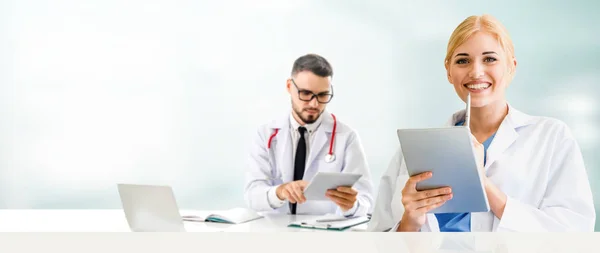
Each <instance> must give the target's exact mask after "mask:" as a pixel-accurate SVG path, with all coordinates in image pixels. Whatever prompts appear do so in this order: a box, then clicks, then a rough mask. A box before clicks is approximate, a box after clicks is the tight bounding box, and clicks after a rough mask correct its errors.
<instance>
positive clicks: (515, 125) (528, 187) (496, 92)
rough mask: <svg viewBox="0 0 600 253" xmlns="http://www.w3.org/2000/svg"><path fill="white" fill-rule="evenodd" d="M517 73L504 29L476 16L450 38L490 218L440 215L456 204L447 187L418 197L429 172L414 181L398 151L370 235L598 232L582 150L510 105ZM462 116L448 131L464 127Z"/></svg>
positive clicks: (559, 129)
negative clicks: (440, 210) (467, 104)
mask: <svg viewBox="0 0 600 253" xmlns="http://www.w3.org/2000/svg"><path fill="white" fill-rule="evenodd" d="M516 66H517V61H516V59H515V55H514V49H513V44H512V41H511V39H510V37H509V35H508V32H507V31H506V28H504V26H503V25H502V24H500V22H498V21H497V20H496V19H494V18H493V17H492V16H489V15H483V16H471V17H469V18H467V19H466V20H464V21H463V22H462V23H461V24H460V25H459V26H458V27H457V28H456V30H455V31H454V33H453V34H452V35H451V37H450V40H449V43H448V51H447V55H446V60H445V67H446V70H447V78H448V81H449V82H450V83H451V84H452V85H453V86H454V89H455V91H456V94H457V95H458V97H459V98H460V99H461V100H463V101H467V97H468V96H469V94H470V97H471V100H470V102H471V114H470V120H467V122H470V123H469V129H470V130H471V134H472V135H473V138H472V139H473V142H474V143H475V145H474V147H475V150H474V151H475V154H474V155H475V156H476V157H477V158H478V160H479V161H483V163H481V165H480V167H481V168H480V169H481V170H482V172H483V173H482V174H484V175H485V176H484V177H483V184H484V186H485V192H486V195H487V198H488V201H489V205H490V209H491V210H490V211H489V212H487V213H436V214H431V213H429V211H431V210H433V209H435V208H438V207H440V206H442V205H444V204H445V203H446V201H448V200H449V199H451V198H452V197H453V192H452V189H449V187H443V188H438V189H429V190H423V191H418V190H416V183H417V182H419V181H423V180H427V179H428V178H430V177H431V176H432V175H431V173H427V172H425V173H422V174H419V175H413V176H411V177H409V175H408V172H407V168H406V164H405V163H404V160H403V156H402V151H401V150H398V152H397V153H396V155H395V157H394V158H393V159H392V162H391V164H390V167H389V169H388V171H387V172H386V173H385V174H384V176H383V177H382V179H381V182H380V185H379V189H380V190H379V194H378V199H377V201H376V206H375V211H374V213H373V219H372V221H371V222H370V230H372V231H380V230H386V229H390V228H392V231H441V232H469V231H474V232H484V231H593V229H594V222H595V219H596V215H595V211H594V205H593V200H592V193H591V189H590V185H589V181H588V176H587V174H586V169H585V166H584V162H583V157H582V155H581V152H580V150H579V146H578V144H577V142H576V140H575V138H574V137H573V135H572V133H571V130H570V129H569V127H567V126H566V124H564V123H563V122H561V121H559V120H557V119H552V118H547V117H537V116H530V115H527V114H525V113H523V112H520V111H518V110H516V109H515V108H513V107H511V106H510V105H509V104H508V102H507V101H506V98H505V91H506V88H507V87H508V86H509V84H510V82H511V80H512V78H513V76H514V73H515V69H516ZM465 114H466V112H465V110H462V111H459V112H457V113H455V114H453V115H452V116H451V117H450V121H449V124H448V126H457V125H463V124H465V121H466V120H465ZM488 148H489V149H488Z"/></svg>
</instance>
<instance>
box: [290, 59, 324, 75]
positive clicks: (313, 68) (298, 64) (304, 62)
mask: <svg viewBox="0 0 600 253" xmlns="http://www.w3.org/2000/svg"><path fill="white" fill-rule="evenodd" d="M302 71H310V72H312V73H313V74H315V75H317V76H320V77H330V76H331V77H332V76H333V69H332V68H331V65H330V64H329V62H328V61H327V60H326V59H325V58H323V57H322V56H320V55H317V54H307V55H304V56H301V57H300V58H298V59H296V61H295V62H294V67H292V76H295V75H296V74H298V73H300V72H302Z"/></svg>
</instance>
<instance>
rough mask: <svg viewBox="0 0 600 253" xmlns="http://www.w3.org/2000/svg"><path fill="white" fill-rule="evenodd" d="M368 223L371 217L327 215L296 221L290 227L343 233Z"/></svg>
mask: <svg viewBox="0 0 600 253" xmlns="http://www.w3.org/2000/svg"><path fill="white" fill-rule="evenodd" d="M367 222H369V217H367V216H352V217H343V216H339V215H333V214H327V215H324V216H321V217H317V218H312V219H305V220H299V221H295V222H292V223H290V224H289V225H288V227H298V228H312V229H325V230H340V231H341V230H346V229H348V228H351V227H354V226H357V225H360V224H364V223H367Z"/></svg>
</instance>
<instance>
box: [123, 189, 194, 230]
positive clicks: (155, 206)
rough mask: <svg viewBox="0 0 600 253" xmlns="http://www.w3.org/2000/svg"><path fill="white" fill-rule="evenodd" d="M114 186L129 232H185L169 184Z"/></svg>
mask: <svg viewBox="0 0 600 253" xmlns="http://www.w3.org/2000/svg"><path fill="white" fill-rule="evenodd" d="M117 186H118V189H119V195H120V196H121V204H122V205H123V211H125V217H126V218H127V223H128V224H129V228H131V230H132V231H134V232H184V231H186V230H185V226H184V223H183V220H182V218H181V215H180V214H179V208H178V206H177V202H176V201H175V196H174V194H173V190H172V189H171V187H169V186H156V185H135V184H118V185H117Z"/></svg>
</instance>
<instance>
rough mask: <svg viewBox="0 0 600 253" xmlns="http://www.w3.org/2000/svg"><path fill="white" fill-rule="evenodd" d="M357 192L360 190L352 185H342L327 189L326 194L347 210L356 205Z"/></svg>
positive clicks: (343, 209)
mask: <svg viewBox="0 0 600 253" xmlns="http://www.w3.org/2000/svg"><path fill="white" fill-rule="evenodd" d="M357 194H358V192H357V191H355V190H354V189H352V188H351V187H345V186H340V187H338V188H337V189H335V190H327V193H325V196H327V197H328V198H329V199H331V201H333V202H334V203H335V204H336V205H338V206H339V207H340V208H341V209H342V211H344V212H346V211H348V210H350V209H352V207H353V206H354V203H355V202H356V195H357Z"/></svg>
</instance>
